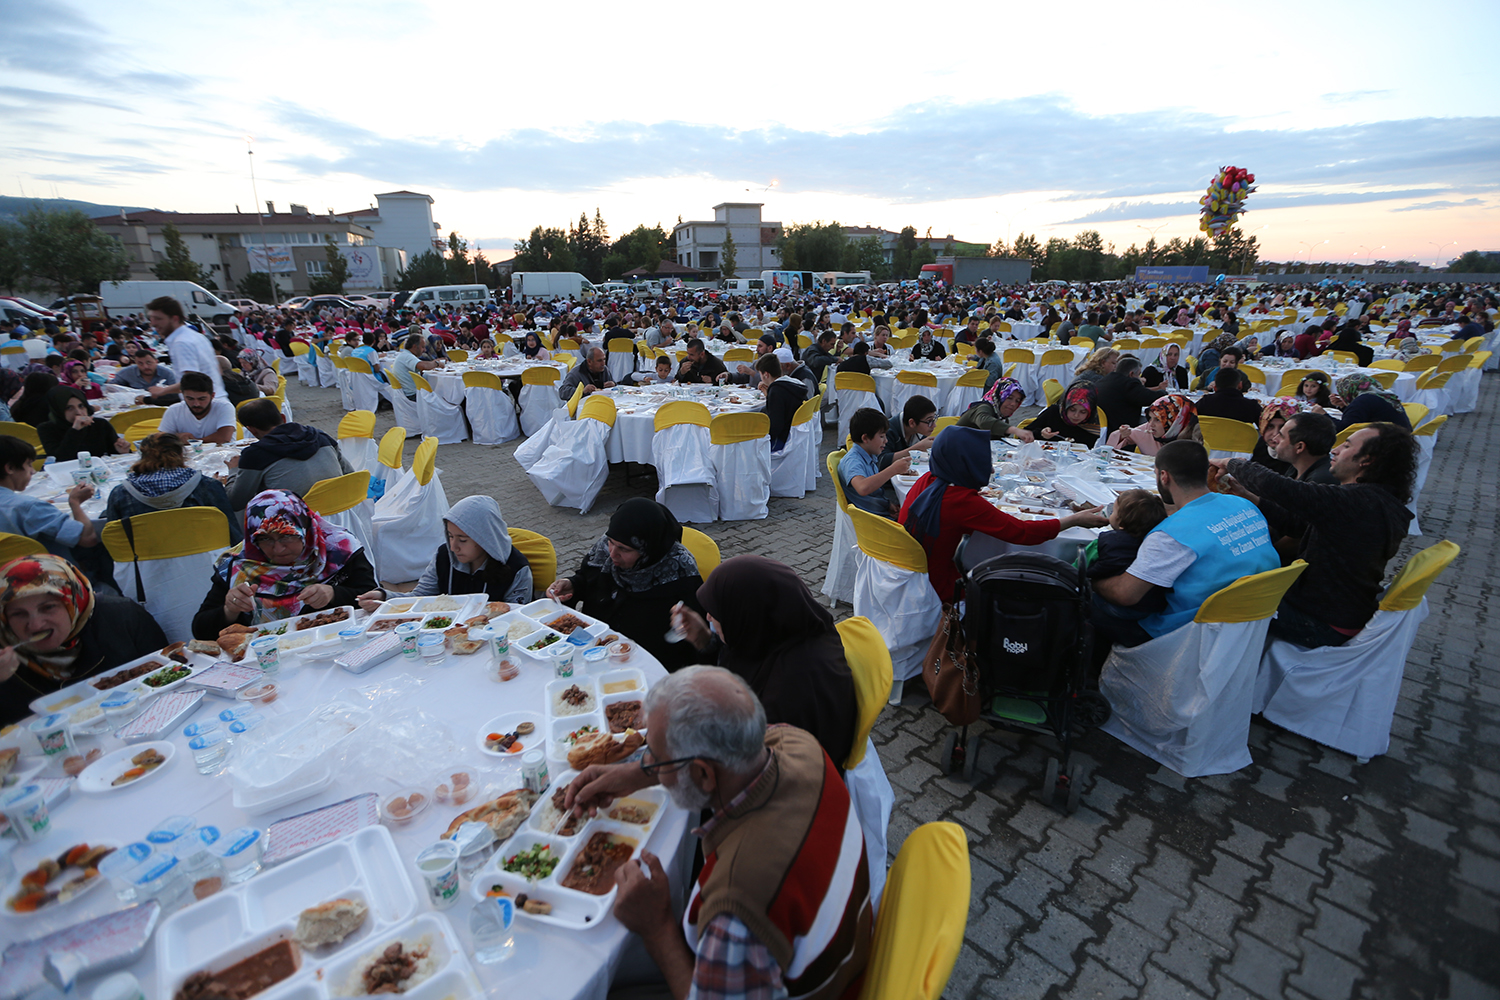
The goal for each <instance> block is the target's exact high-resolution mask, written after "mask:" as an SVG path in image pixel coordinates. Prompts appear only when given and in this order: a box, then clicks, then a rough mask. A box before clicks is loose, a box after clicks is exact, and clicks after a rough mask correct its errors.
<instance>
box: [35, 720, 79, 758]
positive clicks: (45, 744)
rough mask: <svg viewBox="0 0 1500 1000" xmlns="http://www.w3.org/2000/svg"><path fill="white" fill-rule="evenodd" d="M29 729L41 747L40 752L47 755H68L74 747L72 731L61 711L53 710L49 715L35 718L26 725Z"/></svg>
mask: <svg viewBox="0 0 1500 1000" xmlns="http://www.w3.org/2000/svg"><path fill="white" fill-rule="evenodd" d="M26 728H27V729H29V730H31V735H33V736H35V737H36V741H37V743H38V744H39V745H40V746H41V748H42V753H43V754H44V755H45V756H48V757H57V756H63V757H66V756H69V755H71V754H72V753H73V751H74V749H76V744H75V743H74V742H73V733H72V731H71V730H70V729H68V716H67V714H66V713H63V712H53V713H52V714H51V715H48V716H44V717H43V718H40V719H37V720H36V721H35V722H33V723H32V724H31V725H29V726H27V727H26Z"/></svg>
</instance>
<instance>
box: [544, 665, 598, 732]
mask: <svg viewBox="0 0 1500 1000" xmlns="http://www.w3.org/2000/svg"><path fill="white" fill-rule="evenodd" d="M574 684H576V685H578V686H579V687H580V688H582V689H583V690H584V691H587V692H588V693H589V694H591V695H592V696H593V698H594V702H593V704H592V705H590V706H589V707H587V708H584V709H583V710H582V711H578V712H574V713H572V714H569V715H564V714H560V713H559V712H558V710H557V696H558V695H559V694H561V693H562V692H563V691H566V690H567V689H568V688H569V687H571V686H573V685H574ZM544 711H545V712H546V716H547V725H548V727H549V728H548V730H547V731H548V732H549V733H550V732H551V728H550V727H551V725H552V723H553V721H554V720H556V719H572V718H576V717H577V716H580V715H590V714H595V715H597V714H599V712H600V708H599V689H598V687H597V686H596V685H595V684H594V680H593V678H592V677H580V676H579V675H578V673H577V671H576V670H575V671H574V674H573V676H572V677H560V678H558V679H557V680H555V681H550V682H548V684H547V689H546V706H545V708H544Z"/></svg>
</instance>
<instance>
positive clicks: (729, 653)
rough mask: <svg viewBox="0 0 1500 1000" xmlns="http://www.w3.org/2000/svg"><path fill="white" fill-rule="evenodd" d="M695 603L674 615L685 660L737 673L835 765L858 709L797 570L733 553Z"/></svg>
mask: <svg viewBox="0 0 1500 1000" xmlns="http://www.w3.org/2000/svg"><path fill="white" fill-rule="evenodd" d="M986 440H988V439H986ZM985 454H986V455H987V454H989V444H988V443H986V444H985ZM698 602H699V603H701V605H702V607H703V609H704V612H705V614H706V615H707V620H706V621H705V619H704V617H703V616H700V615H699V614H697V613H696V612H694V611H690V610H688V609H687V608H683V609H681V610H679V611H678V612H677V613H676V615H675V616H674V619H675V623H676V624H677V625H678V627H679V628H680V629H681V630H682V632H683V633H684V634H685V635H686V636H687V641H686V642H684V643H682V645H683V646H688V647H690V652H693V654H694V655H693V656H692V657H691V658H690V659H691V660H692V661H693V662H699V663H711V662H715V661H717V663H718V665H719V666H721V667H723V668H724V669H726V670H730V671H733V672H734V673H736V674H739V675H740V676H741V677H743V678H744V679H745V683H746V684H749V685H750V690H752V691H754V692H755V694H756V697H758V698H760V701H761V704H762V705H764V706H765V709H766V722H768V723H771V724H773V725H774V724H776V723H783V724H786V725H792V726H797V727H798V728H800V729H805V730H807V731H808V732H809V733H811V734H812V735H813V736H814V737H815V738H816V739H817V741H818V742H819V743H821V744H822V746H823V749H824V750H825V751H827V752H828V757H829V759H830V760H832V761H833V766H834V767H836V768H839V769H840V770H842V769H843V766H844V760H845V758H847V757H848V756H849V751H850V749H851V747H852V745H853V743H854V730H855V726H856V724H857V720H858V716H859V704H858V702H857V701H856V699H855V696H854V677H853V675H852V674H851V673H850V672H849V664H848V662H847V661H845V659H844V644H843V641H842V640H841V639H840V638H839V633H838V630H837V629H835V628H834V627H833V615H831V614H829V612H828V609H827V608H825V607H823V605H821V604H819V603H818V601H817V598H815V597H814V596H813V593H812V591H810V590H808V589H807V584H805V583H803V582H802V578H801V577H800V576H798V575H797V572H796V570H794V569H792V568H791V567H790V566H786V565H784V564H782V563H779V562H776V561H775V560H773V559H766V558H764V557H762V556H735V557H734V558H732V559H726V560H724V561H723V562H722V563H720V564H719V565H718V567H717V568H716V569H715V570H714V571H713V572H712V573H710V574H709V576H708V580H707V581H706V582H705V583H704V584H703V586H701V587H699V588H698Z"/></svg>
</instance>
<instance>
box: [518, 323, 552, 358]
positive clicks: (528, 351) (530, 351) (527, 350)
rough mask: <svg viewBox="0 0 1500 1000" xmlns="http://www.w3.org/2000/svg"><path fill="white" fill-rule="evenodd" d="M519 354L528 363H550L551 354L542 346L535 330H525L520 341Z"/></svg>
mask: <svg viewBox="0 0 1500 1000" xmlns="http://www.w3.org/2000/svg"><path fill="white" fill-rule="evenodd" d="M521 353H522V354H523V355H525V357H526V358H527V360H530V361H551V360H552V352H551V351H549V350H547V348H545V347H543V346H542V338H541V335H539V334H538V333H537V332H536V331H535V330H527V331H526V336H525V337H524V338H522V340H521Z"/></svg>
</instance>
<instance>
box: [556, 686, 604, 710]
mask: <svg viewBox="0 0 1500 1000" xmlns="http://www.w3.org/2000/svg"><path fill="white" fill-rule="evenodd" d="M594 705H595V701H594V692H592V691H590V690H589V689H588V688H585V687H579V686H578V685H577V684H574V685H572V686H571V687H567V688H564V689H563V690H561V691H558V692H556V693H555V694H553V695H552V715H553V717H554V718H562V717H563V716H565V715H583V714H584V713H586V712H592V711H593V710H594Z"/></svg>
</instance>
